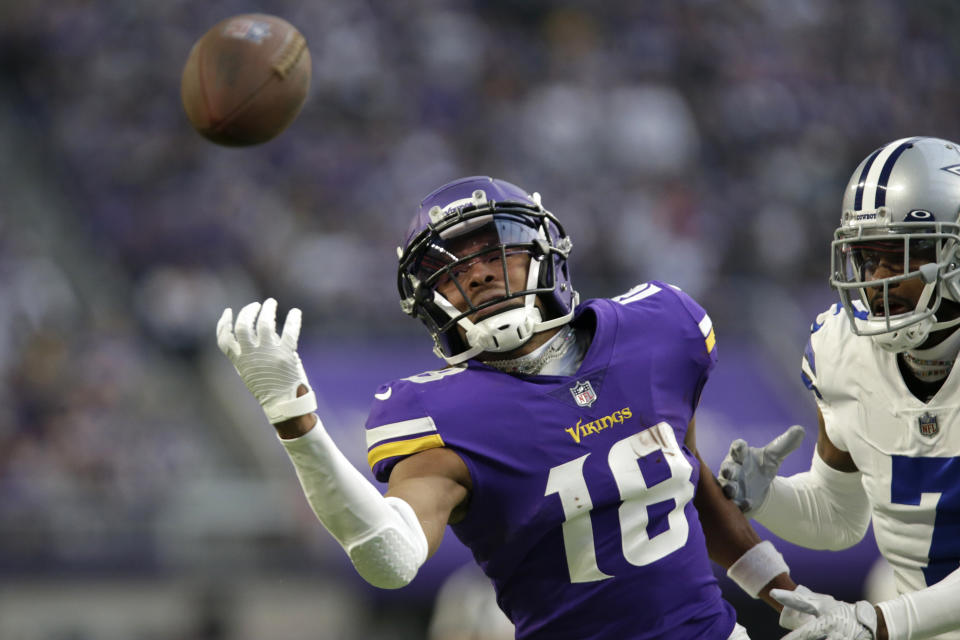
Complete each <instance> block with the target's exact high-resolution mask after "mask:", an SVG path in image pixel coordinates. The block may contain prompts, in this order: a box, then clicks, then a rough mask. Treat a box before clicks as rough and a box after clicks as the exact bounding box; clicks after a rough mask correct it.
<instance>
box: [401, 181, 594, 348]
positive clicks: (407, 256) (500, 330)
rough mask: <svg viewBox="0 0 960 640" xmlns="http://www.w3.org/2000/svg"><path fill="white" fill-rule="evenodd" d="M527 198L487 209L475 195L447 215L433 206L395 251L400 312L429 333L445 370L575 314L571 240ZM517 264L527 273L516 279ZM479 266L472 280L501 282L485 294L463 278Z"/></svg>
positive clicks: (482, 195)
mask: <svg viewBox="0 0 960 640" xmlns="http://www.w3.org/2000/svg"><path fill="white" fill-rule="evenodd" d="M528 198H529V202H492V201H487V199H486V194H485V193H484V192H483V191H480V193H477V192H474V194H473V196H472V201H471V202H470V203H468V204H465V205H464V204H462V203H460V204H458V206H457V207H455V208H453V209H452V210H449V211H444V210H443V209H441V208H440V207H439V206H434V207H431V209H430V210H429V218H430V220H431V222H429V223H428V224H427V225H426V228H424V229H422V230H420V231H419V232H418V233H415V234H414V235H413V236H412V237H411V239H410V241H409V242H408V244H407V247H406V250H401V251H400V252H399V255H400V265H399V273H398V286H399V288H400V293H401V297H402V300H401V305H402V307H403V309H404V311H405V312H407V313H408V314H410V315H413V316H415V317H417V318H419V319H420V320H421V321H422V322H423V323H424V324H425V325H426V326H427V329H428V330H429V331H430V335H431V336H432V337H433V340H434V344H435V346H434V352H435V353H436V354H437V355H438V356H439V357H441V358H443V359H444V360H446V361H447V363H449V364H457V363H460V362H463V361H465V360H467V359H469V358H472V357H474V356H476V355H478V354H480V353H483V352H492V353H505V352H509V351H513V350H514V349H517V348H518V347H520V346H522V345H523V344H524V343H526V342H527V341H528V340H529V339H530V338H531V337H532V336H533V334H534V333H537V332H540V331H544V330H547V329H550V328H553V327H557V326H560V325H561V324H564V323H566V322H568V321H569V320H570V318H571V317H572V315H573V307H574V306H576V292H575V291H573V289H572V288H571V287H570V284H569V278H568V276H567V272H566V257H567V254H568V252H569V250H570V247H571V243H570V240H569V238H567V236H566V235H565V234H564V232H563V228H562V227H561V226H560V224H559V222H558V221H557V220H556V218H555V217H554V216H553V215H552V214H550V213H549V212H548V211H546V210H544V209H543V207H542V206H540V204H539V197H537V196H533V197H529V196H528ZM521 262H523V263H525V265H526V272H525V276H524V277H523V278H518V277H517V273H518V269H519V268H521V265H520V263H521ZM478 263H482V265H480V267H479V271H474V275H476V273H478V272H479V273H486V274H489V276H488V277H489V278H490V280H491V281H496V282H497V283H499V284H493V285H491V287H490V290H489V291H486V292H485V290H484V287H483V286H482V285H477V284H475V286H474V287H471V282H470V279H469V278H468V277H467V276H468V275H470V273H471V270H472V269H474V268H475V267H476V266H477V264H478ZM511 272H513V274H514V279H513V281H511V278H510V275H511ZM501 284H502V288H501ZM494 290H496V291H494ZM441 292H445V293H446V296H444V295H443V294H442V293H441ZM455 303H456V304H455ZM458 305H459V307H460V308H457V307H458Z"/></svg>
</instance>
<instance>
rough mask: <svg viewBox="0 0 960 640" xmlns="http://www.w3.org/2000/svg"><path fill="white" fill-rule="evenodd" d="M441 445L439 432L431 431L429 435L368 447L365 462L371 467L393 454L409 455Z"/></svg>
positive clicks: (441, 439)
mask: <svg viewBox="0 0 960 640" xmlns="http://www.w3.org/2000/svg"><path fill="white" fill-rule="evenodd" d="M442 446H443V438H441V437H440V434H438V433H431V434H430V435H427V436H420V437H419V438H413V439H412V440H398V441H396V442H388V443H386V444H381V445H380V446H377V447H374V448H373V449H370V451H368V452H367V463H368V464H369V465H370V468H371V469H372V468H373V466H374V465H375V464H377V463H378V462H380V461H381V460H385V459H386V458H392V457H394V456H409V455H410V454H412V453H417V452H418V451H426V450H427V449H436V448H437V447H442Z"/></svg>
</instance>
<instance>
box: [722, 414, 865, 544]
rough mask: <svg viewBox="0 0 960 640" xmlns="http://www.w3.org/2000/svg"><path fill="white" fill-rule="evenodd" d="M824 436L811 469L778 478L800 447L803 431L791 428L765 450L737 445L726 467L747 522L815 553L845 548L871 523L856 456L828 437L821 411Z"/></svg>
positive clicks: (731, 492)
mask: <svg viewBox="0 0 960 640" xmlns="http://www.w3.org/2000/svg"><path fill="white" fill-rule="evenodd" d="M818 418H819V428H820V432H819V437H818V439H817V450H816V453H815V454H814V457H813V461H812V462H811V466H810V470H809V471H805V472H803V473H798V474H795V475H792V476H789V477H784V476H778V475H777V471H778V470H779V468H780V465H781V463H782V462H783V459H784V458H785V457H786V456H787V455H788V454H789V453H790V452H792V451H793V450H794V449H796V448H797V446H799V444H800V441H801V440H802V438H803V427H800V426H796V425H795V426H793V427H790V429H788V430H787V431H786V432H785V433H783V434H781V435H779V436H777V437H776V438H775V439H774V440H773V441H772V442H770V443H769V444H768V445H766V446H764V447H750V446H748V445H747V443H746V442H744V441H743V440H735V441H734V442H733V443H732V444H731V445H730V451H729V453H728V454H727V456H726V458H724V460H723V462H722V463H721V464H720V472H719V478H718V479H719V482H720V484H721V485H722V486H723V490H724V493H725V494H726V495H727V496H728V497H729V498H730V499H731V500H732V501H733V502H734V503H735V504H737V506H739V507H740V509H741V510H743V511H744V513H745V514H746V515H747V517H750V518H755V519H756V520H757V522H760V523H761V524H762V525H763V526H765V527H767V528H768V529H770V531H772V532H773V533H775V534H776V535H777V536H779V537H781V538H783V539H784V540H787V541H789V542H793V543H794V544H798V545H800V546H803V547H808V548H810V549H831V550H838V549H845V548H847V547H849V546H851V545H853V544H855V543H857V542H859V541H860V540H861V539H862V538H863V536H864V534H865V533H866V531H867V527H868V525H869V523H870V503H869V500H868V499H867V494H866V492H865V491H864V490H863V487H862V486H861V484H860V473H859V471H858V470H857V467H856V465H855V464H854V463H853V460H852V459H851V457H850V454H849V453H847V452H846V451H843V450H841V449H839V448H838V447H836V446H835V445H834V444H833V443H832V442H831V441H830V437H829V436H828V435H827V431H826V427H825V425H824V421H823V415H822V414H821V413H820V412H819V411H818Z"/></svg>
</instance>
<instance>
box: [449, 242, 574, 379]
mask: <svg viewBox="0 0 960 640" xmlns="http://www.w3.org/2000/svg"><path fill="white" fill-rule="evenodd" d="M539 274H540V261H539V260H536V259H534V260H531V261H530V268H529V270H528V271H527V287H526V288H527V291H530V290H532V289H534V288H536V284H537V279H538V277H539ZM574 296H575V297H574V300H573V304H572V305H571V309H570V312H569V313H565V314H564V315H562V316H560V317H559V318H553V319H552V320H547V321H546V322H544V321H543V315H542V314H541V313H540V309H538V308H537V306H536V301H537V296H536V295H535V294H532V293H531V294H528V295H525V296H523V306H522V307H517V308H514V309H507V310H505V311H501V312H500V313H497V314H495V315H492V316H490V317H488V318H484V319H483V320H480V321H478V322H471V321H470V320H469V319H468V318H466V317H464V318H460V320H458V321H457V325H458V326H459V327H460V328H461V329H462V330H463V333H464V338H465V339H466V342H467V345H468V348H467V349H466V350H465V351H463V352H461V353H458V354H455V355H452V356H447V355H445V354H444V353H443V351H441V350H440V347H439V346H437V347H435V348H434V350H433V352H434V353H435V354H437V355H438V356H439V357H441V358H443V359H444V360H446V361H447V364H451V365H452V364H460V363H461V362H464V361H466V360H469V359H470V358H473V357H475V356H478V355H480V354H481V353H484V352H490V353H507V352H508V351H513V350H514V349H518V348H520V347H522V346H523V345H524V344H525V343H526V342H527V341H528V340H529V339H530V338H531V337H532V336H533V334H535V333H539V332H541V331H546V330H548V329H553V328H554V327H559V326H560V325H563V324H566V323H568V322H570V319H571V318H573V312H574V309H575V308H576V306H577V302H578V300H579V296H577V294H576V293H574ZM433 302H434V304H436V305H437V306H438V307H440V308H441V309H443V310H444V311H445V312H446V313H447V315H449V316H450V317H451V318H455V317H457V316H458V315H460V311H459V310H457V308H456V307H454V306H453V305H452V304H450V301H449V300H447V299H446V298H444V297H443V296H441V295H440V294H439V293H437V292H436V291H434V292H433Z"/></svg>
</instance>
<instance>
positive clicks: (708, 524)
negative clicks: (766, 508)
mask: <svg viewBox="0 0 960 640" xmlns="http://www.w3.org/2000/svg"><path fill="white" fill-rule="evenodd" d="M694 506H695V507H697V511H698V513H699V516H700V522H701V524H702V526H703V530H704V536H705V538H706V543H707V552H708V553H709V554H710V559H711V560H713V561H714V562H716V563H717V564H719V565H720V566H722V567H723V568H724V569H730V568H731V567H733V566H734V565H737V566H738V567H739V569H734V570H733V572H732V574H731V573H728V575H730V577H731V579H733V580H734V581H735V582H737V584H738V585H739V586H740V587H741V588H743V589H744V590H745V591H747V593H749V594H750V595H751V596H754V597H758V598H760V599H762V600H763V601H764V602H766V603H767V604H769V605H770V606H771V607H773V608H774V609H777V610H778V611H779V610H780V609H781V608H782V605H781V604H780V603H779V602H777V601H776V600H774V599H773V598H771V597H770V589H775V588H776V589H794V588H795V587H796V584H795V583H794V582H793V580H791V579H790V575H789V573H788V569H787V566H786V563H784V562H783V558H782V557H781V556H780V554H779V553H778V552H777V551H776V549H774V548H772V545H771V544H770V543H763V542H762V541H761V539H760V536H759V535H758V534H757V532H756V531H755V530H754V529H753V527H752V526H750V522H749V521H748V520H747V519H746V518H745V517H744V516H743V514H742V513H741V512H740V510H739V509H738V508H737V507H736V505H734V504H733V503H732V502H731V501H730V500H727V499H726V497H725V496H724V495H723V491H722V489H721V488H720V485H719V484H718V483H717V481H716V479H715V478H714V477H713V474H712V472H711V471H710V469H709V468H708V467H707V465H706V464H705V463H704V462H703V460H701V461H700V481H699V484H698V486H697V494H696V496H695V497H694ZM741 561H742V562H741ZM738 562H739V564H738ZM754 592H756V593H754Z"/></svg>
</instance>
